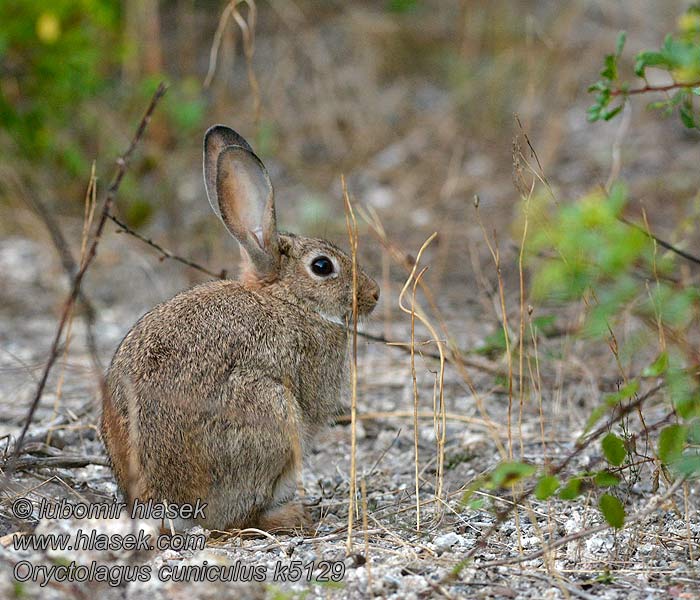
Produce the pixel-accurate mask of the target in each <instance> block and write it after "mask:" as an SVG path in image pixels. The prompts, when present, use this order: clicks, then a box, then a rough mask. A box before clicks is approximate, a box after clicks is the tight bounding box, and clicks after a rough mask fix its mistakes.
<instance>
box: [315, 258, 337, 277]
mask: <svg viewBox="0 0 700 600" xmlns="http://www.w3.org/2000/svg"><path fill="white" fill-rule="evenodd" d="M311 270H312V271H313V272H314V273H316V275H321V276H322V277H326V276H328V275H330V274H331V273H332V272H333V263H332V262H331V259H330V258H328V257H327V256H317V257H316V258H314V261H313V262H312V263H311Z"/></svg>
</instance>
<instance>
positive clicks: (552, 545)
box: [479, 477, 686, 569]
mask: <svg viewBox="0 0 700 600" xmlns="http://www.w3.org/2000/svg"><path fill="white" fill-rule="evenodd" d="M685 481H686V478H685V477H681V478H679V479H677V480H676V482H675V483H674V484H673V485H672V486H671V487H670V488H668V490H666V493H665V494H664V495H663V496H656V497H654V498H652V499H651V500H650V501H649V504H648V505H647V507H646V508H645V509H643V510H640V511H639V512H636V513H635V514H633V515H631V516H629V517H627V519H625V525H628V524H629V523H634V522H635V521H640V520H642V519H644V518H646V517H648V516H649V515H651V514H652V513H653V512H654V511H655V510H656V509H657V508H658V507H659V506H661V504H663V503H664V502H665V501H666V500H668V499H669V498H671V496H673V494H675V493H676V491H677V490H678V488H679V487H680V486H681V485H683V483H684V482H685ZM606 529H610V525H608V524H607V523H601V524H600V525H596V526H595V527H590V528H588V529H581V530H579V531H575V532H574V533H570V534H569V535H565V536H564V537H561V538H559V539H558V540H555V541H553V542H549V543H548V544H547V545H546V546H544V547H543V548H541V549H540V550H537V551H535V552H532V553H530V554H524V555H523V556H516V557H513V558H504V559H502V560H494V561H491V562H487V563H482V564H480V565H479V568H482V569H485V568H491V567H501V566H505V565H513V564H517V563H522V562H528V561H531V560H536V559H538V558H541V557H542V556H544V555H545V554H548V553H549V552H552V550H556V549H557V548H559V547H561V546H564V545H565V544H568V543H569V542H573V541H575V540H578V539H580V538H582V537H586V536H589V535H593V534H595V533H600V532H601V531H605V530H606Z"/></svg>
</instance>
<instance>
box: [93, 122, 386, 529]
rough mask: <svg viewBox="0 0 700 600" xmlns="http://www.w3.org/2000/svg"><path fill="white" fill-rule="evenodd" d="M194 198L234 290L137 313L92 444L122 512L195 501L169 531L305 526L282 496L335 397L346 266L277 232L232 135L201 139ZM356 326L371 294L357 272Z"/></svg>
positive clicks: (328, 251) (265, 188)
mask: <svg viewBox="0 0 700 600" xmlns="http://www.w3.org/2000/svg"><path fill="white" fill-rule="evenodd" d="M204 181H205V188H206V193H207V197H208V198H209V202H210V203H211V204H212V207H214V209H215V211H216V212H217V213H218V214H219V216H220V217H221V219H222V220H223V222H224V224H225V226H226V228H227V229H228V230H229V232H230V233H231V234H232V235H233V236H234V238H235V239H236V240H237V241H238V243H239V245H240V248H241V259H242V268H241V272H240V276H239V278H238V280H235V281H234V280H218V281H210V282H208V283H203V284H201V285H198V286H196V287H194V288H192V289H189V290H187V291H184V292H181V293H179V294H178V295H176V296H175V297H173V298H172V299H170V300H168V301H166V302H164V303H162V304H159V305H158V306H156V307H155V308H153V309H152V310H151V311H150V312H148V313H147V314H145V315H144V316H143V317H141V319H140V320H139V321H138V322H137V323H136V324H135V325H134V327H133V328H132V329H131V331H129V333H128V334H127V335H126V337H125V338H124V339H123V340H122V342H121V344H120V345H119V347H118V349H117V351H116V353H115V355H114V358H113V359H112V362H111V364H110V366H109V369H108V371H107V375H106V391H105V394H104V398H103V410H102V417H101V434H102V439H103V441H104V444H105V447H106V450H107V453H108V455H109V458H110V462H111V465H112V470H113V472H114V475H115V478H116V480H117V483H118V486H119V488H120V490H121V491H122V492H123V493H124V495H125V496H126V498H127V500H128V501H129V502H131V503H133V501H134V500H135V499H138V500H139V501H140V502H144V501H146V500H149V499H150V500H153V501H154V502H162V501H167V502H168V503H175V504H180V505H181V504H185V503H187V504H194V503H195V502H196V501H197V500H198V499H199V500H200V501H201V503H206V508H205V509H204V517H203V518H202V517H197V519H195V520H193V521H188V522H186V523H183V524H181V527H183V528H184V527H188V526H191V525H194V524H198V525H201V526H202V527H204V528H206V529H216V530H230V529H241V528H246V527H257V528H260V529H264V530H268V531H270V530H274V529H294V528H298V527H302V526H303V525H304V524H308V518H307V515H306V513H305V510H304V508H303V506H302V505H301V503H300V501H299V500H298V499H296V491H297V482H298V479H299V475H300V469H301V465H302V459H303V455H304V450H305V448H307V447H308V445H309V442H310V441H311V440H312V439H313V437H314V435H315V434H316V433H317V432H318V431H319V430H320V429H321V428H322V427H323V426H324V425H326V424H328V422H329V421H330V420H331V419H332V418H333V417H334V416H335V415H337V413H338V412H339V410H340V408H341V406H342V400H341V396H342V392H343V391H344V389H345V387H346V385H345V384H346V381H347V366H348V358H347V357H348V352H347V346H348V343H347V342H348V329H347V326H346V320H347V319H348V317H349V316H350V315H351V314H352V301H353V276H352V262H351V259H350V257H348V255H347V254H345V253H344V252H342V251H341V250H339V249H338V248H337V247H336V246H334V245H333V244H332V243H330V242H328V241H326V240H323V239H316V238H308V237H302V236H298V235H295V234H292V233H283V232H278V230H277V225H276V220H275V203H274V195H273V189H272V185H271V183H270V178H269V176H268V173H267V171H266V169H265V167H264V165H263V163H262V162H261V161H260V159H259V158H258V157H257V156H256V155H255V154H254V153H253V150H252V149H251V147H250V145H249V144H248V143H247V142H246V141H245V140H244V139H243V138H242V137H241V136H240V135H239V134H238V133H236V132H235V131H233V130H232V129H230V128H228V127H226V126H223V125H215V126H213V127H211V128H210V129H209V130H208V131H207V132H206V134H205V138H204ZM356 290H357V291H356V295H357V309H358V315H359V316H366V315H369V313H371V311H372V310H373V308H374V307H375V305H376V304H377V301H378V299H379V286H378V285H377V283H376V282H375V281H374V279H372V278H371V277H370V276H369V275H367V274H366V273H364V272H363V271H361V270H360V269H359V268H358V269H357V283H356Z"/></svg>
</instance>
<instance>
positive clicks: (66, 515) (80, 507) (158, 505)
mask: <svg viewBox="0 0 700 600" xmlns="http://www.w3.org/2000/svg"><path fill="white" fill-rule="evenodd" d="M206 507H207V504H206V502H202V501H201V500H200V499H199V498H198V499H197V500H196V502H195V503H194V504H170V503H166V502H154V501H153V500H147V501H146V502H141V501H140V500H139V499H138V498H137V499H135V500H134V502H133V504H132V505H131V508H130V509H128V505H127V503H126V502H98V503H94V504H88V503H86V502H77V503H72V502H68V501H67V500H66V499H65V498H63V499H61V500H60V501H59V502H49V501H48V500H46V499H45V498H42V499H41V501H40V502H39V515H38V518H39V519H118V518H119V517H120V516H121V515H122V513H123V512H124V511H127V510H128V513H129V516H130V517H131V518H132V519H203V518H204V509H205V508H206Z"/></svg>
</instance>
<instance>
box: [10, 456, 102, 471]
mask: <svg viewBox="0 0 700 600" xmlns="http://www.w3.org/2000/svg"><path fill="white" fill-rule="evenodd" d="M88 465H99V466H101V467H108V466H109V461H108V460H107V457H106V456H69V455H66V456H41V457H37V456H23V457H21V458H18V459H16V460H15V461H14V465H13V468H14V470H15V471H29V470H31V469H47V468H52V469H58V468H61V469H78V468H82V467H87V466H88Z"/></svg>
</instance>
